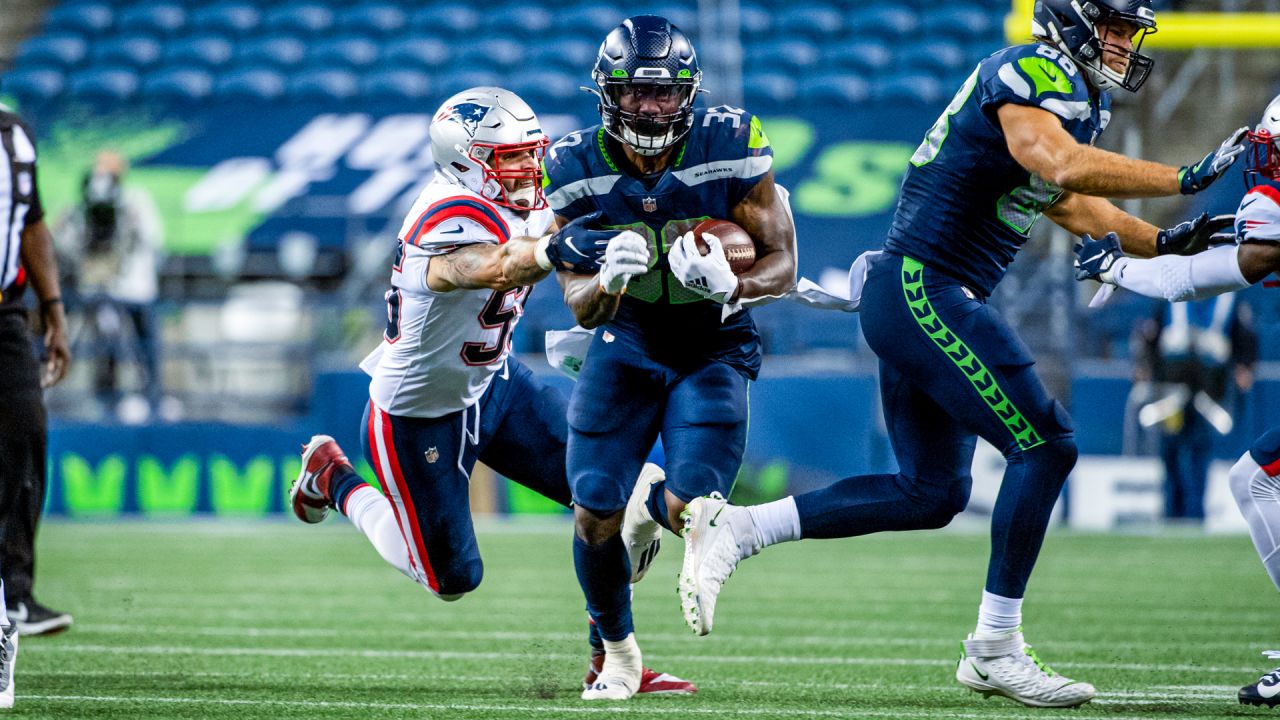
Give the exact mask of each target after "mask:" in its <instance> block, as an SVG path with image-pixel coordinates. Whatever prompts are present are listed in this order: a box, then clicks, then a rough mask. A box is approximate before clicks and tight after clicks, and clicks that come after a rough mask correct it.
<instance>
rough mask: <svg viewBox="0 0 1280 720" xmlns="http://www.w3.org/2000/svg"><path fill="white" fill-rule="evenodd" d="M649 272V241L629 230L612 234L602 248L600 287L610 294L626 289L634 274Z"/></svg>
mask: <svg viewBox="0 0 1280 720" xmlns="http://www.w3.org/2000/svg"><path fill="white" fill-rule="evenodd" d="M647 272H649V241H648V240H645V239H644V238H643V237H641V236H640V234H639V233H636V232H633V231H631V230H624V231H622V232H620V233H618V234H617V235H615V236H614V238H613V239H612V240H610V241H609V244H608V245H607V246H605V249H604V260H602V261H601V262H600V273H599V278H600V287H601V288H602V289H603V290H604V291H605V292H607V293H609V294H610V295H617V294H619V293H621V292H622V291H623V290H626V289H627V283H628V282H630V280H631V278H633V277H635V276H636V275H643V274H645V273H647Z"/></svg>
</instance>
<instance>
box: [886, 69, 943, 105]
mask: <svg viewBox="0 0 1280 720" xmlns="http://www.w3.org/2000/svg"><path fill="white" fill-rule="evenodd" d="M946 92H947V89H946V88H944V87H943V85H942V83H941V82H940V81H939V80H938V78H936V77H934V76H933V75H929V74H927V73H904V74H901V75H891V76H889V77H886V78H882V79H879V80H877V82H876V83H875V85H874V86H873V87H872V91H871V97H872V99H873V100H875V101H876V102H882V103H895V104H907V105H923V106H935V105H936V106H939V108H938V109H939V110H940V109H941V104H942V100H943V98H944V94H945V93H946Z"/></svg>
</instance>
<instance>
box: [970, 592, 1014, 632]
mask: <svg viewBox="0 0 1280 720" xmlns="http://www.w3.org/2000/svg"><path fill="white" fill-rule="evenodd" d="M1019 625H1022V598H1007V597H1004V596H1001V595H994V594H992V593H989V592H987V591H986V590H983V591H982V604H981V605H979V606H978V627H977V629H976V630H974V633H975V634H978V635H982V634H999V633H1007V632H1012V631H1014V630H1017V629H1018V626H1019Z"/></svg>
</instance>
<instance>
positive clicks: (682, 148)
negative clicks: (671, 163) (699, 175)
mask: <svg viewBox="0 0 1280 720" xmlns="http://www.w3.org/2000/svg"><path fill="white" fill-rule="evenodd" d="M688 149H689V143H687V142H685V143H681V145H680V153H679V154H677V155H676V162H675V166H676V167H680V163H681V162H683V161H684V151H685V150H688Z"/></svg>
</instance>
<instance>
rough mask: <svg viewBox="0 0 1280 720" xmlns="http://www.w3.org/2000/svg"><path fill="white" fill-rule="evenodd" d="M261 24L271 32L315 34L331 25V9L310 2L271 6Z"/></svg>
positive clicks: (319, 33)
mask: <svg viewBox="0 0 1280 720" xmlns="http://www.w3.org/2000/svg"><path fill="white" fill-rule="evenodd" d="M262 26H263V27H264V28H266V29H267V30H269V31H272V32H280V33H293V34H296V35H304V36H312V37H314V36H316V35H321V34H323V33H326V32H328V31H329V28H331V27H333V11H332V10H330V9H329V8H328V7H326V6H325V5H321V4H320V3H312V2H301V3H291V4H288V5H280V6H278V7H273V8H271V9H269V10H267V12H266V13H265V14H264V15H263V16H262Z"/></svg>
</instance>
